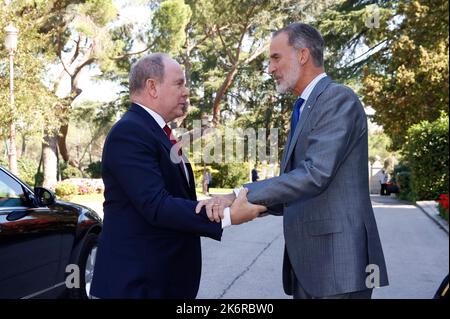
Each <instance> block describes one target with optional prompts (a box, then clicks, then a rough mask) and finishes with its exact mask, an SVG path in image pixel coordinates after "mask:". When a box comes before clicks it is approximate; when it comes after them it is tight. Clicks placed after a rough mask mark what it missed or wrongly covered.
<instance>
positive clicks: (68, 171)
mask: <svg viewBox="0 0 450 319" xmlns="http://www.w3.org/2000/svg"><path fill="white" fill-rule="evenodd" d="M60 169H61V179H63V180H64V179H68V178H82V177H83V173H82V172H81V171H80V170H79V169H78V168H76V167H74V166H71V165H67V163H62V164H61V166H60Z"/></svg>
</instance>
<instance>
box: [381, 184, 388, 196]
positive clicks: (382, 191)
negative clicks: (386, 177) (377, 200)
mask: <svg viewBox="0 0 450 319" xmlns="http://www.w3.org/2000/svg"><path fill="white" fill-rule="evenodd" d="M380 195H390V194H389V193H388V190H387V184H381V190H380Z"/></svg>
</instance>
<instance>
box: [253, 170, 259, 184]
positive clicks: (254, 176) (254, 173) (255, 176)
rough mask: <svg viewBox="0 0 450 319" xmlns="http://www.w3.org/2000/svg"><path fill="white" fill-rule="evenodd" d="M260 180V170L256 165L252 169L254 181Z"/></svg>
mask: <svg viewBox="0 0 450 319" xmlns="http://www.w3.org/2000/svg"><path fill="white" fill-rule="evenodd" d="M258 180H259V175H258V170H257V169H256V166H255V167H254V168H253V169H252V182H253V183H254V182H257V181H258Z"/></svg>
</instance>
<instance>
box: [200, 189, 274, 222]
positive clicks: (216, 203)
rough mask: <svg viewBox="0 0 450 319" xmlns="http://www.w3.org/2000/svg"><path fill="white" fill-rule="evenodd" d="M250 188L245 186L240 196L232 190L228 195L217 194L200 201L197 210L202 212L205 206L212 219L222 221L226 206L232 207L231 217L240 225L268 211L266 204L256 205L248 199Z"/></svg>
mask: <svg viewBox="0 0 450 319" xmlns="http://www.w3.org/2000/svg"><path fill="white" fill-rule="evenodd" d="M247 193H248V189H247V188H243V189H242V190H241V191H240V192H239V195H238V197H236V195H235V194H234V192H232V193H231V194H227V195H217V196H213V197H212V198H210V199H206V200H201V201H199V202H198V204H197V207H196V208H195V212H196V213H197V214H198V213H200V211H201V209H202V207H205V210H206V214H207V215H208V218H209V219H210V220H211V221H216V222H218V223H219V222H221V220H222V219H223V218H224V216H225V215H224V210H225V208H227V207H229V208H230V219H231V224H232V225H239V224H242V223H245V222H248V221H251V220H253V219H255V218H256V217H258V216H259V215H260V214H261V213H263V212H265V211H267V208H266V207H265V206H261V205H255V204H252V203H250V202H249V201H248V200H247Z"/></svg>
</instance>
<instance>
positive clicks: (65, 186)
mask: <svg viewBox="0 0 450 319" xmlns="http://www.w3.org/2000/svg"><path fill="white" fill-rule="evenodd" d="M55 193H56V196H58V197H60V198H61V199H63V200H70V199H71V198H72V196H73V195H77V193H78V189H77V186H76V185H74V184H72V183H70V182H66V181H62V182H59V183H58V184H56V187H55Z"/></svg>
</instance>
